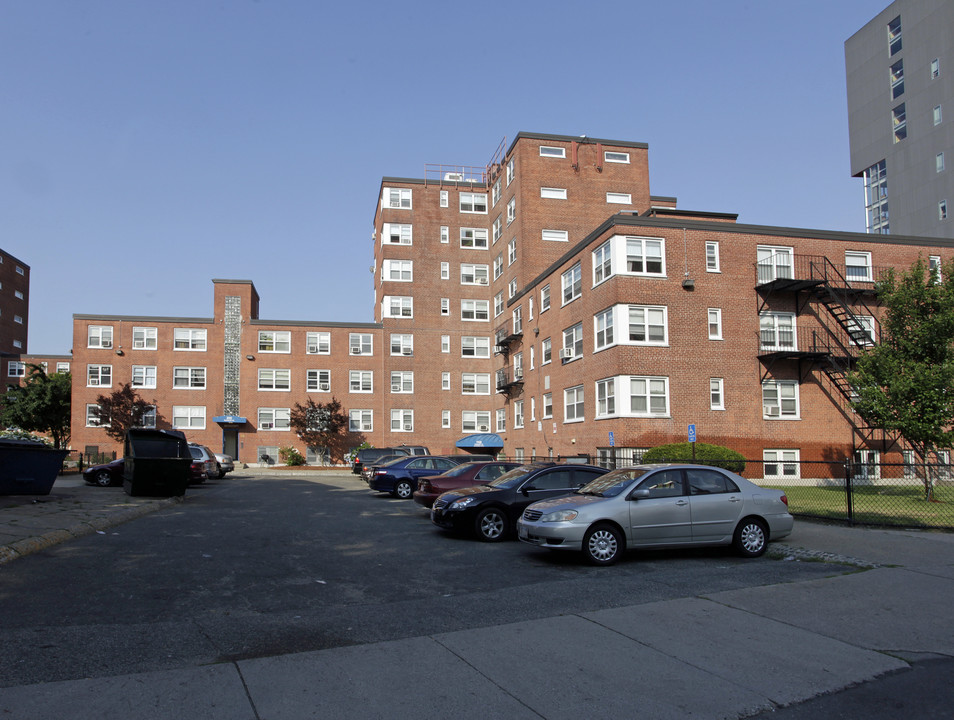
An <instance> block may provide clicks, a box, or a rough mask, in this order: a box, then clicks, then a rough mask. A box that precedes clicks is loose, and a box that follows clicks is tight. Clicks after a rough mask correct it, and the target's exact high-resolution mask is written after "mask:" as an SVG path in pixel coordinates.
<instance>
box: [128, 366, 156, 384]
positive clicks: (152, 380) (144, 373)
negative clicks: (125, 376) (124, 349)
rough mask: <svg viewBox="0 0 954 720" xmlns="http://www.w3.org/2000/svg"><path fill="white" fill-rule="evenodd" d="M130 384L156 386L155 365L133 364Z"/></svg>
mask: <svg viewBox="0 0 954 720" xmlns="http://www.w3.org/2000/svg"><path fill="white" fill-rule="evenodd" d="M132 386H133V387H134V388H154V387H156V366H155V365H133V367H132Z"/></svg>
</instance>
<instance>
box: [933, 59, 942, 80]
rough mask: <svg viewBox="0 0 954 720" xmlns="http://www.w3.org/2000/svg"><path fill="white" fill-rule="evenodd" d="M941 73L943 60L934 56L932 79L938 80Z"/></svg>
mask: <svg viewBox="0 0 954 720" xmlns="http://www.w3.org/2000/svg"><path fill="white" fill-rule="evenodd" d="M940 74H941V61H940V60H938V59H937V58H934V59H933V60H932V61H931V79H932V80H937V78H938V77H939V76H940Z"/></svg>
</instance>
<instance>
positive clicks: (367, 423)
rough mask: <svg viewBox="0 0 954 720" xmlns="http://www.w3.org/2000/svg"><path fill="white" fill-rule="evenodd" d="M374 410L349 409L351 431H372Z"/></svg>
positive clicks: (349, 428)
mask: <svg viewBox="0 0 954 720" xmlns="http://www.w3.org/2000/svg"><path fill="white" fill-rule="evenodd" d="M373 416H374V412H373V411H372V410H349V411H348V430H350V431H351V432H371V431H372V430H374V423H373V422H372V419H373Z"/></svg>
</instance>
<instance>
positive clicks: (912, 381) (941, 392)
mask: <svg viewBox="0 0 954 720" xmlns="http://www.w3.org/2000/svg"><path fill="white" fill-rule="evenodd" d="M952 274H954V262H950V263H948V264H946V265H945V266H944V268H943V273H941V274H938V272H937V271H933V272H931V271H929V270H928V267H927V265H926V264H925V262H924V260H923V258H919V259H918V261H917V262H916V263H915V264H914V265H912V266H911V267H910V268H909V269H908V270H906V271H904V272H900V273H898V272H895V270H894V269H893V268H891V269H889V270H888V271H887V273H886V274H885V275H884V276H883V277H882V279H881V280H880V281H879V282H878V286H877V291H878V298H879V300H880V302H881V305H882V307H883V308H884V315H883V318H882V320H881V337H880V338H878V340H879V342H878V344H877V345H875V346H873V347H871V348H868V349H867V350H865V351H864V352H863V353H862V355H861V357H860V358H859V359H858V363H857V366H856V368H855V370H854V372H852V373H850V374H849V376H848V380H849V382H850V383H851V386H852V388H853V389H854V391H855V393H856V397H855V399H854V400H853V402H852V406H853V407H854V409H855V410H856V411H857V412H858V414H859V415H861V417H862V418H864V420H865V422H867V423H868V424H869V425H870V426H872V427H878V428H884V429H885V430H888V431H894V432H897V433H898V434H899V435H900V436H901V437H902V438H904V440H905V441H906V442H907V444H908V445H909V446H910V447H911V450H913V451H914V454H915V455H916V456H917V459H918V461H919V467H921V468H922V471H921V478H922V480H923V482H924V491H925V497H926V498H927V499H928V500H933V499H934V475H935V473H934V472H933V471H932V468H931V467H930V466H929V465H927V464H926V463H927V460H928V458H929V456H930V454H931V453H936V451H937V450H938V449H941V448H949V447H951V445H952V442H954V432H952V429H951V420H952V418H954V282H952ZM942 277H943V278H944V279H943V280H942V279H941V278H942Z"/></svg>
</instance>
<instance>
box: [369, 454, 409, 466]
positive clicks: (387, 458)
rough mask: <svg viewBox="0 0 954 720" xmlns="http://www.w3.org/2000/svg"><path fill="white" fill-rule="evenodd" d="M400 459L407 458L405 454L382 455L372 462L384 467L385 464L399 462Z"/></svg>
mask: <svg viewBox="0 0 954 720" xmlns="http://www.w3.org/2000/svg"><path fill="white" fill-rule="evenodd" d="M402 460H407V455H383V456H382V457H381V459H380V460H378V461H377V462H376V463H374V464H375V465H379V466H381V467H384V466H385V465H394V463H399V462H401V461H402Z"/></svg>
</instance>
